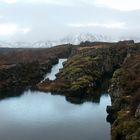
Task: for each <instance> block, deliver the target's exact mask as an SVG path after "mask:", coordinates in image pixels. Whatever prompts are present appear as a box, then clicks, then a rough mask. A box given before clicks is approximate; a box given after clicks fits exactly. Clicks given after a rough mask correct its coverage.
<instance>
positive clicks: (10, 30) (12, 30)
mask: <svg viewBox="0 0 140 140" xmlns="http://www.w3.org/2000/svg"><path fill="white" fill-rule="evenodd" d="M29 31H30V28H21V27H18V26H17V24H11V23H2V24H0V36H13V35H15V34H16V33H20V34H27V33H28V32H29Z"/></svg>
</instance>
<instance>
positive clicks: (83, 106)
mask: <svg viewBox="0 0 140 140" xmlns="http://www.w3.org/2000/svg"><path fill="white" fill-rule="evenodd" d="M64 61H66V59H60V60H59V63H58V64H57V65H55V66H54V67H53V69H52V71H51V73H50V74H48V75H47V77H46V78H50V79H51V80H54V79H55V74H56V73H57V72H58V71H59V69H60V68H62V67H63V66H62V63H63V62H64ZM102 93H104V92H98V93H96V94H95V93H94V94H93V95H92V96H84V97H80V98H74V97H70V96H69V97H66V98H65V97H64V96H60V95H51V94H50V93H44V92H40V91H31V90H30V89H29V90H25V91H24V92H23V91H22V89H21V90H16V91H10V92H4V93H0V95H1V98H4V97H10V96H11V95H12V96H13V95H15V96H16V95H20V96H18V97H12V98H5V99H4V100H1V101H0V114H1V115H0V140H109V139H110V124H109V123H107V122H106V116H107V113H106V106H107V105H110V104H111V101H110V97H109V96H108V95H107V94H102ZM68 101H69V102H68ZM70 102H71V103H70ZM72 103H74V104H72Z"/></svg>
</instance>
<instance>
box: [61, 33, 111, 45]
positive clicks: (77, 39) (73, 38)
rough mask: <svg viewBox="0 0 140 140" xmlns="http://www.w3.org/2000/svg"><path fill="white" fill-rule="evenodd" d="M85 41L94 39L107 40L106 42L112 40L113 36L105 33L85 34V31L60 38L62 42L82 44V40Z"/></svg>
mask: <svg viewBox="0 0 140 140" xmlns="http://www.w3.org/2000/svg"><path fill="white" fill-rule="evenodd" d="M84 41H90V42H94V41H106V42H110V41H111V38H110V37H108V36H104V35H93V34H89V33H87V34H85V33H79V34H75V35H68V36H66V37H64V38H62V39H61V40H60V42H63V44H67V43H70V44H75V45H76V44H80V43H81V42H84Z"/></svg>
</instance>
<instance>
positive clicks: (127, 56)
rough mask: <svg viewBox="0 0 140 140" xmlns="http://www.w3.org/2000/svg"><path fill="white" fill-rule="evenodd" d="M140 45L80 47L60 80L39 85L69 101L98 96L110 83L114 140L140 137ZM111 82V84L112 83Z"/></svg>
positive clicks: (74, 52) (120, 43)
mask: <svg viewBox="0 0 140 140" xmlns="http://www.w3.org/2000/svg"><path fill="white" fill-rule="evenodd" d="M139 74H140V45H139V44H135V43H134V42H133V41H123V42H118V43H97V42H96V43H92V44H89V43H88V44H86V43H84V44H80V45H79V46H77V47H76V48H75V49H74V50H73V51H72V54H71V56H70V58H69V59H68V61H67V62H65V63H64V68H63V69H61V70H60V72H59V73H58V74H57V75H56V77H57V78H56V80H54V81H50V80H46V81H44V82H43V83H39V84H37V86H36V88H37V89H39V90H42V91H46V92H48V91H51V92H53V93H55V94H56V93H57V94H63V95H65V96H66V98H67V99H81V98H82V99H87V98H92V97H94V94H97V93H98V92H97V91H98V89H102V85H103V84H102V83H104V82H105V79H111V80H107V82H106V83H107V84H105V86H104V87H105V90H107V88H108V87H109V90H108V91H109V94H110V96H111V100H112V106H108V107H107V112H108V113H109V116H108V117H107V119H108V120H109V121H110V122H111V123H112V124H111V134H112V140H118V139H119V140H139V137H140V124H139V118H140V107H139V106H140V89H139V87H140V79H139V77H140V75H139ZM109 81H111V82H109Z"/></svg>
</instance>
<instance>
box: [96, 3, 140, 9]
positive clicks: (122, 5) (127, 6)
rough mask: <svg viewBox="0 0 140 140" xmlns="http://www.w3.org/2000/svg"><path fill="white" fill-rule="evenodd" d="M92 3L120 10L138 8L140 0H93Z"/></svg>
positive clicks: (139, 7)
mask: <svg viewBox="0 0 140 140" xmlns="http://www.w3.org/2000/svg"><path fill="white" fill-rule="evenodd" d="M94 4H95V5H97V6H103V7H104V6H105V7H108V8H112V9H115V10H120V11H133V10H140V0H95V2H94Z"/></svg>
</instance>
